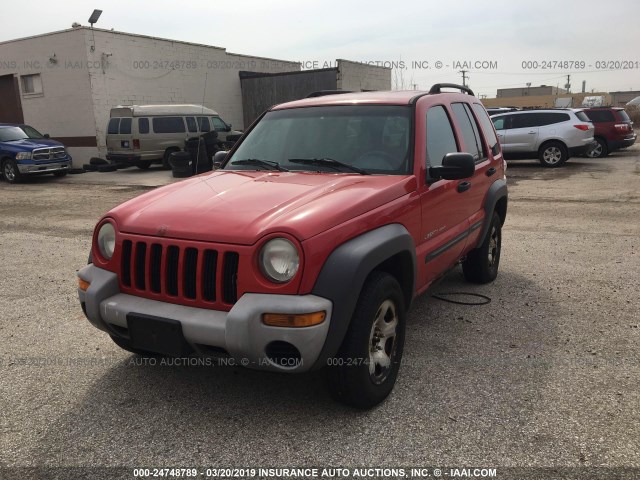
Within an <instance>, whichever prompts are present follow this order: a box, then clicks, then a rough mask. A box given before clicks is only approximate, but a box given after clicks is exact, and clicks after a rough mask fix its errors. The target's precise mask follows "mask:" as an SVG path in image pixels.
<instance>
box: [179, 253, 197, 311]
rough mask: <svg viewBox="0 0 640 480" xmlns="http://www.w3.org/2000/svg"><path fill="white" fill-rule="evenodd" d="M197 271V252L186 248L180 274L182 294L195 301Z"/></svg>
mask: <svg viewBox="0 0 640 480" xmlns="http://www.w3.org/2000/svg"><path fill="white" fill-rule="evenodd" d="M197 270H198V250H196V249H195V248H186V249H185V251H184V268H183V274H182V281H183V284H182V292H183V294H184V296H185V297H186V298H190V299H191V300H195V299H196V275H197Z"/></svg>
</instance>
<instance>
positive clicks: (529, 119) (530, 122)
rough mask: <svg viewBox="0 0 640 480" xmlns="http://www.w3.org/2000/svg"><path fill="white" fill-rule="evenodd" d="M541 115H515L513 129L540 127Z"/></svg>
mask: <svg viewBox="0 0 640 480" xmlns="http://www.w3.org/2000/svg"><path fill="white" fill-rule="evenodd" d="M540 120H541V118H540V114H539V113H521V114H519V115H514V116H513V120H512V124H513V125H512V127H511V128H530V127H538V126H540Z"/></svg>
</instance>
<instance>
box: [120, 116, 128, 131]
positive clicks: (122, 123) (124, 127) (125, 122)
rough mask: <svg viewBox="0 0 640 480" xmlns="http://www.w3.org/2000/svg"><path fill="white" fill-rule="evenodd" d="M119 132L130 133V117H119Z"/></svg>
mask: <svg viewBox="0 0 640 480" xmlns="http://www.w3.org/2000/svg"><path fill="white" fill-rule="evenodd" d="M120 134H121V135H130V134H131V118H122V119H120Z"/></svg>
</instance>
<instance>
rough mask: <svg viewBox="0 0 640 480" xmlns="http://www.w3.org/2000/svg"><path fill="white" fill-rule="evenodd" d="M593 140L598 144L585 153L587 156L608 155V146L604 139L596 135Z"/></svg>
mask: <svg viewBox="0 0 640 480" xmlns="http://www.w3.org/2000/svg"><path fill="white" fill-rule="evenodd" d="M595 140H596V142H597V143H598V145H597V146H596V147H595V148H594V149H593V150H591V151H590V152H589V153H588V154H587V157H589V158H602V157H606V156H607V155H609V148H608V147H607V142H606V141H605V140H604V139H602V138H599V137H596V139H595Z"/></svg>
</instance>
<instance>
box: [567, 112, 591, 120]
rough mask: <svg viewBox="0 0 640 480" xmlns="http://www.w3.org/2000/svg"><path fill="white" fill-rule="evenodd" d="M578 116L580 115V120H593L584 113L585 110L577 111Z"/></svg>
mask: <svg viewBox="0 0 640 480" xmlns="http://www.w3.org/2000/svg"><path fill="white" fill-rule="evenodd" d="M576 117H578V120H580V121H581V122H591V121H592V120H590V119H589V117H588V116H587V114H586V113H584V112H576ZM567 120H568V118H567Z"/></svg>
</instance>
